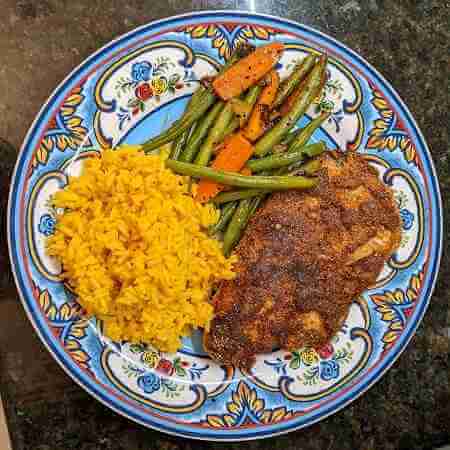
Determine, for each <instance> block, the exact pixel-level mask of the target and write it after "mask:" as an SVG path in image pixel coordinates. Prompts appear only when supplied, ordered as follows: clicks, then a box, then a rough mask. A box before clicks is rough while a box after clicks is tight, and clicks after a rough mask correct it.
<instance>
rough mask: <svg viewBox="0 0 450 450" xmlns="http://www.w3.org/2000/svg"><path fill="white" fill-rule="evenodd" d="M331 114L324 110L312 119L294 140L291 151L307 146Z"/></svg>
mask: <svg viewBox="0 0 450 450" xmlns="http://www.w3.org/2000/svg"><path fill="white" fill-rule="evenodd" d="M330 114H331V113H329V112H322V113H321V114H320V115H318V116H317V117H316V118H314V119H313V120H311V122H309V123H308V125H306V127H305V128H303V129H302V130H301V131H300V133H299V134H298V135H297V136H296V137H295V139H294V140H293V141H292V143H291V147H290V148H289V151H296V150H298V149H299V148H301V147H303V146H305V145H306V144H307V143H308V141H309V140H310V138H311V136H312V135H313V133H314V132H315V131H316V130H317V129H318V128H319V127H320V126H321V125H322V124H323V123H324V122H325V120H327V119H328V117H330Z"/></svg>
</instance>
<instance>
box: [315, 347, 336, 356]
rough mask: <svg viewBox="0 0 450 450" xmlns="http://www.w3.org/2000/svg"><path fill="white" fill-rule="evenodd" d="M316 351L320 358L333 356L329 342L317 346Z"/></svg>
mask: <svg viewBox="0 0 450 450" xmlns="http://www.w3.org/2000/svg"><path fill="white" fill-rule="evenodd" d="M317 353H318V354H319V356H320V357H321V358H322V359H327V358H330V357H331V356H333V353H334V349H333V346H332V345H331V344H326V345H324V346H323V347H322V348H319V350H317Z"/></svg>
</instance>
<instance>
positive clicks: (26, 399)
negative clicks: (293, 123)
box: [0, 0, 450, 450]
mask: <svg viewBox="0 0 450 450" xmlns="http://www.w3.org/2000/svg"><path fill="white" fill-rule="evenodd" d="M252 5H254V6H255V8H256V11H258V12H271V13H272V14H275V15H279V16H281V17H286V18H290V19H294V20H297V21H299V22H302V23H305V24H308V25H311V26H313V27H315V28H317V29H319V30H322V31H324V32H326V33H329V34H330V35H332V36H334V37H336V38H338V39H339V40H341V41H342V42H344V43H345V44H347V45H349V46H350V47H351V48H353V49H354V50H356V51H357V52H359V53H360V54H361V55H362V56H363V57H364V58H366V59H367V60H368V61H369V62H370V63H372V64H373V65H374V66H375V67H376V68H378V69H379V70H380V71H381V73H382V74H383V75H384V76H385V77H386V78H387V79H388V80H389V81H390V82H391V83H392V85H393V86H394V88H395V89H396V90H397V91H398V92H399V94H400V95H401V97H402V98H403V99H404V100H405V102H406V104H407V105H408V106H409V108H410V109H411V111H412V113H413V115H414V116H415V118H416V120H417V122H418V124H419V126H420V128H421V129H422V131H423V133H424V135H425V138H426V140H427V142H428V144H429V146H430V148H431V151H432V154H433V157H434V160H435V163H436V166H437V169H438V173H439V178H440V182H441V188H442V195H443V201H444V208H445V210H446V211H449V210H450V168H449V164H450V159H449V152H450V147H449V134H450V130H449V122H450V121H449V107H450V87H449V79H450V65H449V62H450V59H449V55H450V51H449V50H450V49H449V42H450V2H449V1H448V0H423V1H421V0H396V1H395V0H392V1H391V0H360V1H358V0H336V1H333V0H278V1H276V0H248V1H244V0H221V1H206V0H191V1H188V0H164V1H163V0H159V1H157V0H156V1H151V0H147V1H146V0H128V1H126V2H123V1H119V0H111V1H107V0H97V1H92V0H77V1H68V0H20V1H12V0H0V11H1V14H0V92H1V101H0V117H1V120H0V137H1V138H4V139H6V140H8V141H9V142H10V143H12V144H13V146H14V147H15V148H18V147H19V146H20V143H21V141H22V139H23V138H24V135H25V133H26V131H27V129H28V127H29V125H30V123H31V121H32V119H33V117H34V116H35V114H36V113H37V112H38V110H39V108H40V106H41V104H42V103H43V102H44V101H45V99H46V98H47V96H48V95H49V94H50V93H51V91H52V90H53V88H54V87H55V85H56V84H57V83H58V82H59V81H61V80H62V79H63V78H64V76H65V75H66V74H67V73H68V72H69V71H70V70H71V69H72V68H73V67H74V66H76V65H77V64H79V63H80V62H81V61H82V60H83V59H84V58H85V57H87V56H88V55H89V54H90V53H91V52H93V51H94V50H96V49H97V48H98V47H100V46H101V45H103V44H105V43H107V42H108V41H109V40H110V39H112V38H114V37H116V36H117V35H119V34H122V33H124V32H126V31H129V30H131V29H133V28H134V27H136V26H138V25H141V24H144V23H146V22H149V21H151V20H154V19H158V18H161V17H165V16H169V15H173V14H176V13H182V12H188V11H192V10H204V9H242V10H248V9H249V8H250V7H251V6H252ZM0 155H1V158H0V213H1V218H2V230H1V233H0V239H1V242H0V267H1V275H0V386H1V393H2V396H3V397H4V398H5V401H6V408H7V415H8V420H9V425H10V430H11V435H12V439H13V445H14V448H15V449H16V450H24V449H30V450H31V449H32V450H69V449H77V450H94V449H96V450H97V449H105V450H107V449H108V450H113V449H114V450H119V449H121V450H122V449H123V450H137V449H142V450H153V449H158V450H188V449H189V450H203V449H208V450H212V449H214V450H219V449H223V450H225V449H227V450H228V449H240V448H243V449H271V450H275V449H280V450H281V449H283V450H290V449H292V450H293V449H320V450H323V449H326V450H331V449H339V450H345V449H363V450H372V449H383V450H391V449H405V450H412V449H431V448H436V447H438V446H441V445H444V444H448V443H450V386H449V378H450V365H449V339H448V326H449V323H450V316H449V297H450V259H449V258H450V254H449V239H448V238H449V228H448V218H447V226H446V229H445V241H444V255H443V261H442V265H441V273H440V276H439V280H438V284H437V286H436V290H435V293H434V295H433V299H432V302H431V306H430V308H429V310H428V312H427V314H426V316H425V320H424V322H423V323H422V325H421V326H420V327H419V330H418V332H417V334H416V336H415V337H414V338H413V340H412V341H411V343H410V345H409V346H408V348H407V350H406V351H405V352H404V353H403V355H402V356H401V357H400V358H399V360H398V361H397V362H396V364H395V365H394V367H393V368H392V369H391V370H390V371H389V372H388V373H387V374H386V375H385V376H384V377H383V379H382V380H381V381H380V382H379V383H377V384H376V385H375V386H374V387H373V388H372V389H370V390H369V391H368V392H367V393H366V394H365V395H364V396H362V397H361V398H359V399H358V400H356V401H355V402H353V403H352V404H351V405H350V406H349V407H347V408H346V409H344V410H343V411H341V412H339V413H337V414H335V415H334V416H332V417H330V418H328V419H327V420H325V421H323V422H321V423H320V424H317V425H314V426H312V427H310V428H308V429H305V430H301V431H298V432H295V433H291V434H289V435H285V436H281V437H279V438H272V439H269V440H264V441H256V442H250V443H241V444H237V443H236V444H214V443H203V442H196V441H189V440H184V439H179V438H173V437H169V436H166V435H164V434H161V433H158V432H155V431H151V430H147V429H144V428H142V427H140V426H138V425H135V424H134V423H132V422H130V421H128V420H126V419H124V418H122V417H119V416H117V415H116V414H115V413H113V412H111V411H110V410H108V409H107V408H106V407H104V406H102V405H101V404H100V403H98V402H97V401H96V400H94V399H93V398H91V397H90V396H89V395H88V394H86V393H85V392H84V391H82V390H81V389H80V388H79V387H78V386H77V385H75V384H74V383H73V382H72V381H71V380H70V379H69V378H68V376H67V375H65V374H64V373H63V372H62V370H61V369H60V368H59V367H58V366H57V364H56V363H55V362H54V361H53V359H52V358H51V356H50V355H49V354H48V353H47V351H46V350H45V348H44V347H43V345H42V344H41V343H40V342H39V340H38V338H37V337H36V335H35V334H34V332H33V330H32V327H31V325H30V323H29V322H28V320H27V319H26V317H25V313H24V312H23V310H22V307H21V305H20V303H19V300H18V296H17V293H16V290H15V287H14V285H13V283H12V279H11V276H10V274H9V272H8V270H7V267H6V265H7V256H6V247H5V243H4V222H3V218H4V213H5V205H6V200H7V185H8V178H9V174H10V169H11V166H12V164H13V160H14V149H12V150H11V148H10V147H9V146H7V145H6V144H5V143H4V142H3V141H0ZM56 398H57V401H56Z"/></svg>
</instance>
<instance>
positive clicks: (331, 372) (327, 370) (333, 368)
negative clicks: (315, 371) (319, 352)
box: [320, 359, 339, 381]
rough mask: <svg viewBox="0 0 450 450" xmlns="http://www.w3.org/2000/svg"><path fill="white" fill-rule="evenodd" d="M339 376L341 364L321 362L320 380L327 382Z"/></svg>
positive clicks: (331, 361)
mask: <svg viewBox="0 0 450 450" xmlns="http://www.w3.org/2000/svg"><path fill="white" fill-rule="evenodd" d="M338 376H339V364H338V363H337V362H336V361H334V360H332V359H331V360H329V361H321V362H320V378H322V380H325V381H329V380H332V379H333V378H337V377H338Z"/></svg>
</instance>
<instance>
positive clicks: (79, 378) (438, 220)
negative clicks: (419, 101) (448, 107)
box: [7, 10, 443, 441]
mask: <svg viewBox="0 0 450 450" xmlns="http://www.w3.org/2000/svg"><path fill="white" fill-rule="evenodd" d="M220 16H224V17H223V19H224V20H227V19H231V18H235V19H238V20H241V21H242V20H243V19H244V20H245V19H252V18H253V19H254V20H256V21H258V20H259V21H261V20H266V21H269V22H275V23H276V24H278V25H280V28H281V29H283V26H284V27H286V25H289V26H291V27H293V28H295V29H297V30H299V31H300V32H301V33H303V34H306V35H308V34H309V35H312V36H314V37H315V38H317V37H318V38H320V39H321V40H322V41H325V42H326V43H328V44H330V45H331V46H334V47H336V48H337V49H338V50H339V52H340V53H343V54H348V55H349V56H350V59H352V60H354V61H356V62H357V63H358V64H359V65H360V66H362V68H363V69H364V70H365V71H368V72H369V73H370V74H371V76H372V77H373V78H374V79H375V80H376V81H377V82H378V83H379V84H380V85H381V86H382V87H383V89H384V90H385V91H386V92H387V93H388V98H389V97H390V98H393V99H394V101H395V105H396V107H398V108H399V109H400V110H401V113H402V116H403V117H402V119H406V120H404V122H405V124H406V125H407V127H408V131H409V132H410V133H411V134H413V135H414V137H415V138H416V141H417V142H418V143H419V144H420V147H421V149H422V150H423V152H422V154H423V156H424V160H425V162H426V163H427V168H428V170H429V171H430V173H431V175H432V176H431V177H429V180H430V189H429V192H430V193H431V194H432V195H431V198H430V200H431V203H432V204H434V206H435V207H434V208H433V213H434V216H436V217H434V219H435V222H434V226H435V227H436V232H437V236H434V239H435V242H434V247H435V248H434V251H431V252H430V262H429V264H430V265H429V268H428V271H429V274H430V275H429V281H428V284H427V286H424V291H426V292H422V293H421V297H422V300H421V303H420V305H419V306H420V308H418V311H415V312H414V316H413V319H414V320H412V321H411V324H410V325H409V327H407V328H406V329H405V332H404V333H403V334H402V336H401V339H399V341H397V343H396V345H395V346H394V347H393V348H392V350H391V354H390V355H388V357H387V358H386V359H385V360H384V361H383V364H382V366H381V368H377V369H378V370H376V371H374V372H373V373H372V374H371V376H370V377H369V379H368V380H366V381H364V380H359V381H358V383H356V384H355V385H354V386H352V388H351V389H349V391H348V393H346V394H345V395H344V397H343V398H342V399H341V401H340V402H339V403H337V404H335V403H334V402H331V404H330V405H329V406H328V410H325V411H320V410H319V412H317V413H316V415H315V416H314V417H312V418H311V420H309V421H308V422H307V423H296V421H297V422H298V421H299V420H301V419H294V420H292V421H289V422H287V423H285V424H283V425H282V426H280V425H276V424H275V425H271V426H264V427H262V428H263V429H261V430H260V431H259V432H253V433H252V432H250V433H249V432H247V430H241V431H240V432H236V431H235V432H232V431H231V430H227V432H225V433H224V432H222V433H220V434H218V433H216V432H212V433H211V432H208V430H206V429H203V430H201V431H199V432H197V431H194V432H193V431H191V430H192V427H189V426H188V425H186V426H182V425H181V424H170V425H169V426H168V425H167V423H166V422H167V421H165V420H160V419H158V420H157V421H156V420H155V421H149V420H144V419H142V418H140V417H138V416H137V415H136V414H135V413H133V411H132V410H133V407H132V406H127V405H126V404H123V402H121V401H120V399H116V398H112V396H111V395H110V394H106V395H105V392H104V391H105V389H104V388H99V387H98V384H99V383H96V382H95V381H92V380H90V378H89V377H88V376H86V375H85V374H84V373H82V372H81V371H80V369H79V367H77V366H76V365H75V364H74V363H73V362H72V361H71V360H70V359H69V358H68V357H67V355H66V354H65V353H64V352H63V351H61V349H59V348H57V347H56V346H55V343H54V342H53V340H52V339H51V338H50V337H49V336H48V331H47V330H46V329H45V327H44V326H43V323H42V317H39V316H38V315H36V314H35V312H33V308H32V306H31V305H30V304H29V303H28V298H27V297H26V294H27V288H28V290H29V287H27V286H26V285H25V284H24V283H23V280H22V274H21V273H20V270H19V269H20V264H19V261H20V257H19V259H18V258H17V249H16V248H15V244H14V231H15V229H16V227H15V226H14V225H17V224H16V217H15V211H14V208H13V206H14V198H15V194H16V192H17V190H18V188H19V186H20V180H19V179H18V177H17V175H18V173H19V170H20V169H21V166H22V164H23V163H24V160H26V157H27V153H26V151H27V149H28V145H29V143H30V141H31V140H32V138H33V136H34V135H35V134H36V131H37V130H38V129H39V124H40V122H41V121H42V119H43V117H44V115H45V111H46V110H47V109H48V108H49V107H50V106H51V105H52V104H53V103H54V101H55V99H56V98H58V96H60V95H61V94H62V93H64V90H65V88H66V87H67V86H66V85H67V84H68V83H70V81H71V80H72V79H75V77H77V76H80V74H81V73H82V72H83V70H86V69H88V68H90V66H91V64H92V62H94V61H95V60H96V59H97V58H99V57H100V56H101V55H102V54H103V53H104V52H105V51H108V52H111V51H113V50H114V49H115V47H117V46H118V45H120V44H121V43H123V42H126V41H128V40H130V39H132V38H133V37H135V36H138V35H139V34H141V33H147V32H151V31H152V30H154V29H155V28H158V27H161V26H162V27H164V26H169V25H170V24H172V23H174V22H180V21H181V22H182V21H183V20H184V21H186V20H196V19H200V18H208V17H209V18H211V19H213V20H217V19H218V18H220ZM13 212H14V214H13ZM442 235H443V212H442V199H441V194H440V188H439V181H438V178H437V174H436V169H435V167H434V164H433V160H432V157H431V154H430V151H429V149H428V146H427V144H426V141H425V138H424V136H423V134H422V132H421V131H420V129H419V127H418V125H417V123H416V121H415V119H414V118H413V116H412V114H411V113H410V111H409V110H408V108H407V107H406V105H405V103H404V102H403V100H402V99H401V98H400V97H399V95H398V94H397V93H396V92H395V90H394V89H393V87H392V86H391V84H390V83H389V82H388V81H387V80H386V79H385V78H384V77H383V76H382V75H381V74H380V73H379V72H378V71H377V70H376V69H375V68H374V67H373V66H372V65H371V64H370V63H368V62H367V61H366V60H365V59H364V58H363V57H362V56H360V55H358V54H357V53H356V52H354V51H353V50H351V49H350V48H349V47H347V46H346V45H344V44H343V43H341V42H339V41H338V40H336V39H334V38H333V37H331V36H328V35H327V34H325V33H323V32H321V31H318V30H315V29H314V28H312V27H310V26H308V25H303V24H300V23H298V22H295V21H293V20H289V19H283V18H280V17H276V16H273V15H268V14H261V13H254V12H249V11H238V10H212V11H201V12H191V13H185V14H180V15H176V16H171V17H167V18H163V19H159V20H156V21H152V22H149V23H147V24H144V25H142V26H140V27H138V28H136V29H133V30H131V31H130V32H128V33H126V34H123V35H120V36H118V37H117V38H116V39H113V40H112V41H109V42H108V43H107V44H106V45H104V46H102V47H101V48H100V49H98V50H97V51H96V52H94V53H93V54H92V55H91V56H89V57H88V58H86V59H85V60H83V61H82V62H81V64H79V65H78V66H77V67H75V68H74V69H73V70H72V71H71V72H70V73H69V74H68V75H67V76H66V77H65V78H64V80H63V81H61V83H59V85H58V86H57V87H56V88H55V89H54V90H53V91H52V93H51V94H50V96H49V97H48V99H47V101H46V102H45V103H44V104H43V106H42V107H41V109H40V110H39V112H38V114H37V115H36V117H35V119H34V121H33V123H32V124H31V125H30V127H29V130H28V132H27V134H26V136H25V138H24V141H23V144H22V146H21V149H20V152H19V154H18V158H17V162H16V166H15V169H14V172H13V176H12V184H11V188H10V194H9V199H8V210H7V236H8V248H9V256H10V260H11V263H12V264H11V266H12V269H13V276H14V280H15V283H16V286H17V289H18V292H19V296H20V299H21V301H22V304H23V305H24V309H25V311H26V313H27V316H28V318H29V320H30V322H31V323H32V325H33V327H34V328H35V330H36V332H37V334H38V335H39V337H40V339H41V340H42V342H43V343H44V345H45V346H46V348H47V349H48V350H49V352H50V353H51V354H52V356H53V357H54V358H55V360H56V361H57V362H58V364H59V365H60V366H61V367H62V368H63V370H64V371H65V372H66V373H67V374H68V375H69V376H70V377H71V378H72V379H73V380H74V381H75V382H76V383H77V384H79V385H80V386H81V387H83V389H85V390H86V391H87V392H89V393H90V394H91V395H92V396H93V397H95V398H96V399H97V400H99V401H100V402H102V403H103V404H105V405H106V406H108V407H109V408H111V409H112V410H114V411H115V412H117V413H119V414H121V415H124V416H126V417H128V418H130V419H132V420H133V421H135V422H138V423H140V424H142V425H144V426H149V427H152V428H154V429H157V430H159V431H163V432H165V433H169V434H173V435H178V436H184V437H189V438H195V439H200V440H212V441H214V440H216V441H243V440H251V439H255V438H266V437H271V436H276V435H280V434H283V433H286V432H289V431H294V430H297V429H300V428H303V427H305V426H309V425H312V424H313V423H316V422H318V421H319V420H322V419H324V418H326V417H328V416H330V415H331V414H334V413H335V412H337V411H339V410H341V409H342V408H344V407H345V406H347V405H348V404H349V403H350V402H352V401H353V400H355V399H356V398H358V397H359V396H360V395H362V394H363V393H364V392H366V391H367V390H368V389H369V388H370V387H371V386H372V385H373V384H375V383H376V382H377V381H379V380H380V379H381V377H382V376H383V375H384V374H385V373H386V371H387V370H389V368H390V367H391V366H392V364H393V363H394V362H395V361H396V360H397V358H398V357H399V356H400V354H401V353H402V352H403V351H404V349H405V348H406V346H407V345H408V343H409V341H410V340H411V338H412V336H413V335H414V334H415V332H416V330H417V327H418V326H419V324H420V322H421V321H422V318H423V316H424V314H425V312H426V309H427V307H428V305H429V302H430V299H431V296H432V293H433V290H434V287H435V284H436V280H437V276H438V269H439V265H440V260H441V256H442V245H443V236H442ZM432 250H433V249H432ZM425 288H426V289H425ZM124 407H125V409H124ZM121 408H122V409H121ZM126 409H128V411H127V410H126ZM152 418H153V417H152ZM200 433H203V435H202V434H200Z"/></svg>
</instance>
